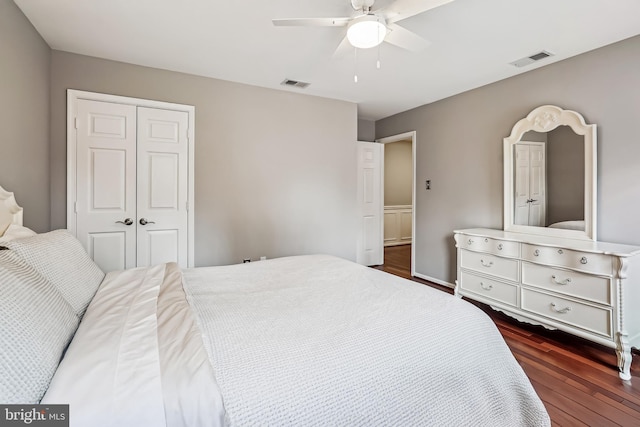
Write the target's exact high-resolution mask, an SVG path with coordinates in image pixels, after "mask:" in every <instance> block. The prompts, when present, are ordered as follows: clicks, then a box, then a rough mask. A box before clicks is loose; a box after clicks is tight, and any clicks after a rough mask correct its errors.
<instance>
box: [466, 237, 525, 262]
mask: <svg viewBox="0 0 640 427" xmlns="http://www.w3.org/2000/svg"><path fill="white" fill-rule="evenodd" d="M458 245H459V246H460V248H462V249H469V250H471V251H478V252H488V253H490V254H494V255H500V256H504V257H509V258H517V257H519V256H520V243H518V242H512V241H509V240H500V239H492V238H491V237H478V236H469V235H465V234H460V235H459V239H458Z"/></svg>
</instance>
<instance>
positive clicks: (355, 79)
mask: <svg viewBox="0 0 640 427" xmlns="http://www.w3.org/2000/svg"><path fill="white" fill-rule="evenodd" d="M353 63H354V66H353V82H354V83H358V48H357V47H354V48H353Z"/></svg>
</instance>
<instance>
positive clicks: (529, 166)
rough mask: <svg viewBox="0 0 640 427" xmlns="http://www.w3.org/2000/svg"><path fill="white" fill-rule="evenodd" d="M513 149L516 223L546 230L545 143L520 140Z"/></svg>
mask: <svg viewBox="0 0 640 427" xmlns="http://www.w3.org/2000/svg"><path fill="white" fill-rule="evenodd" d="M514 150H515V153H514V155H515V170H514V173H515V185H514V190H515V211H514V220H515V224H517V225H529V226H534V227H544V226H545V224H546V205H547V195H546V188H547V182H546V176H547V174H546V158H545V144H544V143H542V142H534V141H520V142H518V143H517V144H516V145H515V146H514Z"/></svg>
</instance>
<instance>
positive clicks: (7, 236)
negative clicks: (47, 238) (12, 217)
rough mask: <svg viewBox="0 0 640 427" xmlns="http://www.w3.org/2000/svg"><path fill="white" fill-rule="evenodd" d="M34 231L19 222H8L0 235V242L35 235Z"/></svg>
mask: <svg viewBox="0 0 640 427" xmlns="http://www.w3.org/2000/svg"><path fill="white" fill-rule="evenodd" d="M35 235H36V232H35V231H33V230H32V229H30V228H27V227H25V226H23V225H19V224H10V225H9V227H7V229H6V230H5V232H4V234H3V235H2V236H0V243H2V242H8V241H10V240H15V239H22V238H24V237H32V236H35Z"/></svg>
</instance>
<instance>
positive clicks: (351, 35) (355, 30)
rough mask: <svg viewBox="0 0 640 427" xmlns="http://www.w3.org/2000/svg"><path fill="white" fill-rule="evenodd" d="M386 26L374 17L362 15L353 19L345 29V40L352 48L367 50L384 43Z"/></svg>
mask: <svg viewBox="0 0 640 427" xmlns="http://www.w3.org/2000/svg"><path fill="white" fill-rule="evenodd" d="M386 35H387V26H386V25H385V24H384V21H383V20H381V19H380V18H378V17H377V16H375V15H362V16H359V17H357V18H354V19H353V20H352V21H351V23H350V24H349V28H348V29H347V39H348V40H349V43H351V45H352V46H353V47H357V48H359V49H369V48H371V47H376V46H378V45H379V44H380V43H382V42H383V41H384V38H385V36H386Z"/></svg>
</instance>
